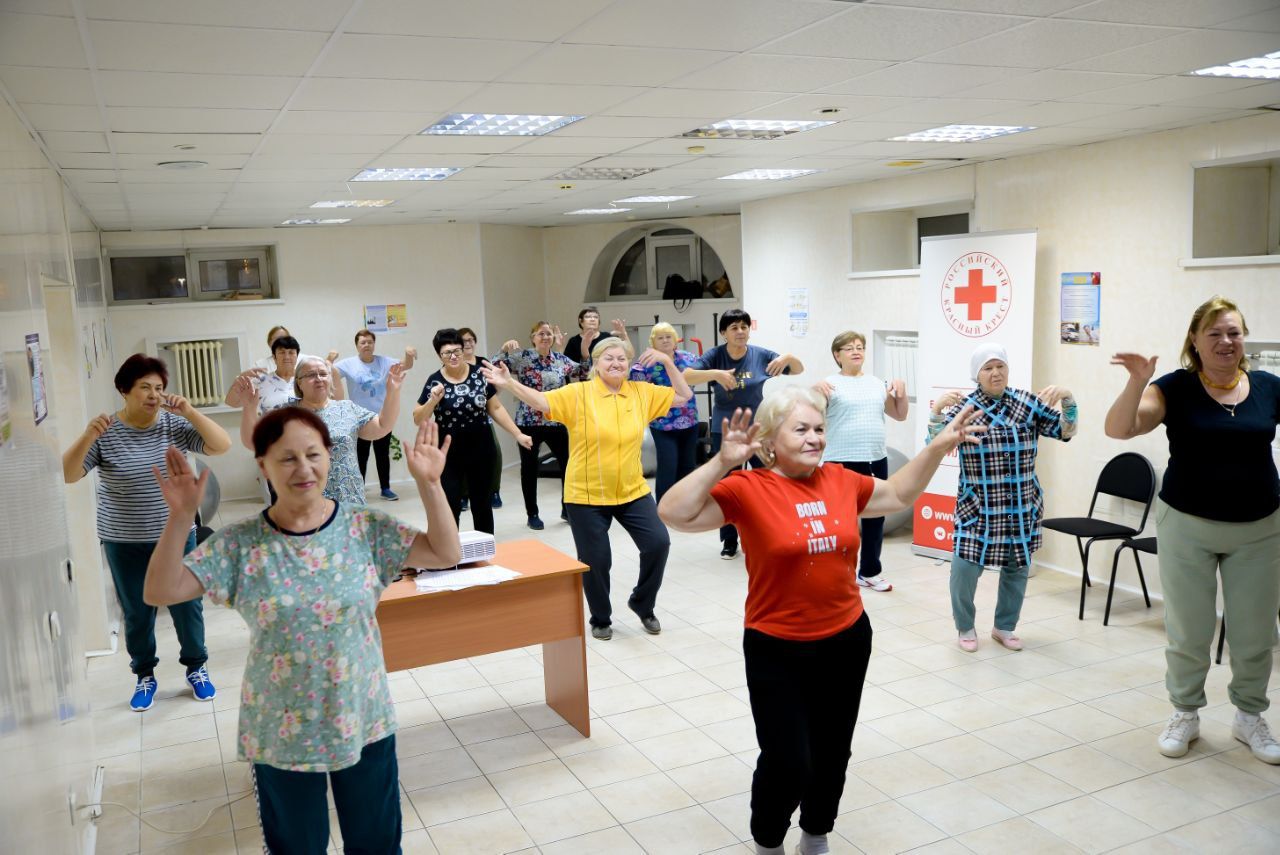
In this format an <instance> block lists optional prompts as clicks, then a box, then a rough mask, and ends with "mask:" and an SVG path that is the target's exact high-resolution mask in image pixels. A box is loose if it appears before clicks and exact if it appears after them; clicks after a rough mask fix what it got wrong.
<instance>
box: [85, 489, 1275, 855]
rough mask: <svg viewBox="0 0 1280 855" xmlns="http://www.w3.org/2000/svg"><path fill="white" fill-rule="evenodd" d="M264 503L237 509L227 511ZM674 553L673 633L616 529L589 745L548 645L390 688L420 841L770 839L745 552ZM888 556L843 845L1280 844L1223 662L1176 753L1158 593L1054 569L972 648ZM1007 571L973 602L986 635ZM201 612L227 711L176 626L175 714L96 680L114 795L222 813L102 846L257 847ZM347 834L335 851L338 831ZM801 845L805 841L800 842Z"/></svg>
mask: <svg viewBox="0 0 1280 855" xmlns="http://www.w3.org/2000/svg"><path fill="white" fill-rule="evenodd" d="M514 476H515V473H514V472H512V471H510V470H509V471H508V473H507V479H506V482H505V485H504V497H505V498H506V499H507V500H508V503H509V504H508V506H507V507H505V508H503V509H501V510H499V511H498V512H497V519H498V529H499V530H498V536H499V538H500V539H503V540H511V539H518V538H524V537H531V536H535V535H534V533H533V532H530V531H529V530H528V529H527V528H525V527H524V515H523V512H522V508H521V507H520V502H519V487H518V483H517V480H516V478H515V477H514ZM404 486H405V487H407V486H408V485H404ZM402 492H404V493H406V494H407V495H405V499H404V500H403V501H401V502H400V503H398V504H388V503H383V502H380V501H377V500H375V502H376V503H377V506H378V507H382V508H384V509H387V510H390V511H393V512H397V513H399V514H400V515H402V516H403V517H404V518H405V519H406V520H408V521H410V522H415V523H419V524H420V523H421V522H422V520H423V512H422V510H421V507H420V506H418V504H417V502H416V501H414V500H413V497H412V495H411V494H408V493H409V491H407V490H404V491H402ZM541 501H542V505H543V517H544V518H545V519H546V520H547V523H548V524H547V528H546V530H545V531H544V532H542V533H541V534H540V535H537V536H540V537H541V539H543V540H545V541H546V542H548V543H550V544H551V545H553V546H555V547H557V548H559V549H562V550H564V551H566V552H570V553H572V551H573V543H572V539H571V537H570V534H569V529H568V526H567V525H566V524H564V523H562V522H560V521H559V520H558V519H557V518H556V517H557V514H556V511H557V510H558V507H559V505H558V502H557V500H556V499H555V498H554V490H553V485H552V482H550V481H544V482H543V484H542V499H541ZM254 510H255V509H254V508H253V507H252V506H250V505H247V504H242V503H227V504H226V505H224V508H223V513H222V514H221V517H222V519H220V520H219V521H218V522H219V523H225V522H227V521H229V520H231V519H235V518H238V517H240V516H243V515H245V514H247V513H252V512H253V511H254ZM463 521H464V527H466V525H467V524H468V522H469V518H468V517H467V516H464V518H463ZM672 540H673V546H672V556H671V560H670V562H669V563H668V567H667V575H666V579H665V582H664V584H663V588H662V593H661V595H660V597H659V601H658V614H659V616H660V618H661V619H662V624H663V633H662V634H661V635H659V636H654V637H651V636H647V635H645V634H644V633H643V632H641V631H640V627H639V625H638V624H637V622H636V621H635V619H634V618H633V616H632V615H631V614H630V613H629V612H628V611H626V609H625V608H622V607H621V603H622V599H623V595H622V593H621V592H623V591H625V590H626V589H627V587H628V586H629V584H631V583H633V582H634V579H635V575H636V556H635V549H634V548H633V547H632V545H631V543H630V541H629V540H628V539H627V537H626V536H625V534H623V533H621V532H615V535H614V538H613V545H614V555H615V567H614V580H615V585H614V587H615V590H616V591H617V592H618V596H617V597H616V598H615V599H617V600H618V605H619V609H618V614H617V615H616V618H617V622H616V623H615V624H614V632H615V635H614V640H613V641H610V642H607V643H602V642H594V641H591V640H590V639H588V662H589V670H590V683H591V707H592V714H593V721H592V738H591V739H589V740H587V739H583V738H582V737H581V736H580V735H579V734H578V733H577V731H575V730H573V729H572V728H571V727H569V726H568V725H566V724H565V723H564V722H563V721H562V720H561V719H560V717H559V716H558V715H556V714H555V713H554V712H552V711H551V710H550V709H549V708H547V707H546V705H545V704H544V703H543V702H542V701H543V698H542V681H541V663H540V661H539V655H540V652H539V649H538V648H531V649H527V650H515V651H508V652H506V653H501V654H495V655H492V656H485V657H481V658H479V659H474V660H470V661H463V662H451V663H448V664H445V665H439V666H434V667H431V668H423V669H416V670H413V671H409V672H402V673H397V674H393V675H392V677H391V682H392V691H393V694H394V696H395V698H396V700H397V705H396V706H397V715H398V718H399V724H400V731H399V734H398V736H397V747H398V751H399V755H400V772H401V785H402V800H401V801H402V804H403V810H404V827H405V838H404V851H405V852H406V853H435V852H439V853H443V855H454V853H489V852H493V853H498V852H528V853H533V852H542V853H547V855H552V853H554V855H568V853H588V852H590V853H611V855H614V853H630V852H650V853H663V855H667V853H684V852H689V853H694V852H726V853H728V852H734V853H749V852H751V851H753V850H752V848H751V847H750V845H749V841H750V834H749V832H748V820H749V814H750V809H749V799H750V796H749V791H750V787H751V771H752V768H753V767H754V763H755V737H754V731H753V729H752V723H751V715H750V708H749V706H748V705H747V691H746V688H745V683H746V681H745V678H744V676H743V667H742V655H741V650H740V640H741V613H742V601H743V596H744V592H745V576H744V567H743V563H742V559H741V558H737V559H735V560H734V561H722V560H720V558H719V557H718V552H719V549H718V546H717V543H716V539H715V535H714V534H706V535H697V536H691V535H682V534H678V533H673V535H672ZM885 564H886V566H887V568H888V569H887V571H886V576H887V577H888V578H889V579H891V580H892V581H893V583H894V591H893V592H892V593H888V594H877V593H874V592H865V594H866V596H865V600H866V604H867V609H868V611H869V612H870V614H871V619H872V624H873V626H874V628H875V652H874V654H873V657H872V663H871V667H870V669H869V673H868V677H867V684H866V690H865V693H864V696H863V706H862V714H861V721H860V723H859V726H858V729H857V732H856V733H855V735H854V740H853V758H852V760H851V761H850V765H849V774H848V778H847V783H846V786H845V792H844V797H843V799H842V801H841V805H840V816H839V819H838V821H837V823H836V830H835V833H833V834H832V835H831V844H832V851H833V852H860V851H861V852H871V853H880V852H900V851H908V850H911V851H916V852H930V853H956V852H978V853H988V852H990V853H1004V852H1036V853H1050V852H1055V853H1056V852H1080V851H1086V852H1105V851H1124V852H1135V853H1136V852H1187V851H1199V852H1215V853H1216V852H1232V853H1239V852H1276V851H1280V820H1278V819H1277V817H1278V816H1280V768H1276V767H1269V766H1265V765H1263V764H1262V763H1259V762H1258V761H1256V760H1255V759H1253V757H1252V756H1251V755H1250V754H1249V752H1248V749H1247V748H1245V747H1244V746H1242V745H1241V744H1240V743H1238V742H1236V741H1235V740H1233V739H1232V737H1231V732H1230V721H1231V713H1232V710H1231V708H1230V706H1229V705H1228V704H1227V703H1226V688H1225V687H1226V682H1227V679H1228V676H1229V674H1228V671H1227V669H1226V667H1225V666H1215V667H1214V668H1213V669H1212V671H1211V672H1210V677H1209V697H1210V701H1211V702H1212V703H1213V704H1214V706H1212V707H1210V708H1209V709H1207V710H1206V711H1205V712H1204V714H1203V716H1202V736H1201V738H1200V740H1199V741H1198V742H1197V743H1195V747H1194V749H1193V750H1192V752H1191V753H1190V754H1189V755H1188V756H1187V757H1185V758H1182V759H1179V760H1169V759H1167V758H1164V757H1162V756H1160V755H1159V754H1158V753H1157V752H1156V749H1155V737H1156V734H1157V733H1158V732H1159V730H1160V726H1161V724H1162V722H1163V720H1164V719H1165V717H1166V716H1167V714H1168V707H1167V705H1166V702H1165V699H1164V689H1163V670H1164V666H1163V654H1162V649H1161V648H1162V644H1163V632H1162V623H1161V611H1160V607H1159V604H1156V606H1155V607H1154V608H1152V609H1151V610H1150V611H1148V610H1147V609H1145V608H1143V607H1142V602H1141V599H1140V598H1139V597H1135V596H1132V595H1127V594H1126V595H1122V594H1120V593H1117V605H1116V607H1115V609H1114V611H1113V617H1112V624H1113V625H1112V626H1110V627H1106V628H1104V627H1103V626H1102V625H1101V607H1102V603H1103V599H1104V593H1105V592H1103V591H1099V590H1098V589H1095V590H1094V591H1093V592H1092V593H1091V594H1090V601H1089V608H1088V609H1087V611H1086V613H1085V620H1084V621H1083V622H1080V621H1077V620H1076V617H1075V610H1076V602H1077V597H1078V590H1079V589H1078V587H1077V586H1078V584H1079V583H1078V581H1077V580H1076V579H1073V578H1070V577H1067V576H1063V575H1059V574H1057V573H1054V572H1050V571H1042V572H1041V573H1039V574H1038V575H1037V576H1035V577H1034V578H1033V579H1032V580H1031V582H1030V586H1029V589H1028V597H1027V601H1026V607H1025V609H1024V611H1023V618H1024V620H1023V623H1022V625H1021V627H1020V632H1021V634H1022V636H1023V638H1024V640H1025V641H1026V643H1027V650H1025V651H1024V652H1022V653H1017V654H1013V653H1009V652H1007V651H1005V650H1003V649H1002V648H1000V647H998V646H997V645H996V644H995V643H994V642H991V641H989V640H987V639H986V637H985V635H984V636H982V637H983V643H982V646H981V647H980V648H979V650H978V652H977V653H976V654H973V655H967V654H964V653H961V652H960V651H958V650H957V649H956V647H955V645H954V641H953V639H954V634H955V633H954V630H953V628H952V625H951V620H950V606H949V600H948V595H947V568H946V567H945V566H944V565H940V564H938V563H936V562H934V561H931V560H928V559H922V558H919V557H917V556H914V555H912V554H911V553H910V551H909V549H908V546H907V543H906V540H905V539H904V538H903V537H901V536H899V537H896V538H893V539H892V540H891V542H890V543H889V544H888V545H887V546H886V549H885ZM994 582H995V580H994V579H984V580H983V583H982V585H981V586H980V588H979V595H978V601H979V626H980V627H983V626H985V625H986V623H985V622H989V621H990V619H991V610H992V607H993V605H994V596H995V587H996V586H995V584H994ZM206 619H207V624H208V643H209V648H210V654H211V658H210V662H209V670H210V673H211V674H212V676H213V679H214V681H215V682H216V683H217V686H218V692H219V693H218V697H217V699H216V700H215V701H214V702H213V703H212V704H200V703H196V702H194V701H193V700H192V699H191V697H190V694H189V693H188V692H186V691H184V690H183V688H184V684H183V682H182V672H181V667H180V666H179V665H178V664H177V662H176V661H174V658H175V655H176V642H175V640H174V636H173V631H172V626H171V624H170V623H169V621H168V619H167V617H165V616H163V615H162V616H161V619H160V624H161V626H160V630H159V640H160V651H161V655H162V657H164V659H165V661H164V663H163V664H162V665H161V667H160V669H159V671H158V673H157V677H158V679H159V682H160V692H159V700H158V701H157V703H156V705H155V707H153V708H152V709H151V710H150V711H148V712H146V713H144V714H137V713H133V712H130V711H129V710H128V709H127V706H126V700H127V698H128V695H129V693H130V689H131V686H132V680H131V677H130V675H129V673H128V669H127V662H126V660H125V656H124V654H123V653H122V654H120V655H117V656H113V657H106V658H103V659H96V660H93V661H92V663H91V666H90V681H91V686H92V691H93V698H94V709H95V712H94V722H95V725H96V727H95V731H96V748H97V752H98V754H99V756H100V757H101V758H102V761H101V762H102V763H103V764H104V765H105V766H106V768H107V776H106V794H105V795H104V799H106V800H109V801H115V802H120V803H123V804H126V805H128V806H129V807H130V808H132V809H134V810H138V811H141V812H142V813H143V815H144V816H145V817H146V818H147V820H148V821H151V822H154V823H155V824H156V825H157V826H159V827H161V828H164V829H170V830H175V831H181V830H183V829H190V828H192V827H193V826H195V825H196V824H197V823H199V822H200V821H201V820H203V819H204V817H205V816H206V815H207V814H208V813H209V812H210V811H213V815H212V818H211V819H210V820H209V821H208V822H207V823H205V824H204V825H202V826H200V827H199V828H198V829H196V830H195V831H184V832H183V833H164V832H161V831H157V830H155V829H153V828H151V827H149V826H147V825H144V824H142V823H140V822H139V821H138V820H137V819H136V818H134V817H133V816H131V815H130V814H128V813H127V812H125V811H123V810H121V809H120V808H116V807H107V808H106V809H105V816H104V818H103V820H102V821H101V823H100V826H99V828H100V830H99V838H98V851H100V852H103V853H110V855H116V853H132V852H139V851H140V852H154V851H164V852H169V853H177V852H200V853H236V852H240V853H248V852H259V851H260V849H261V833H260V830H259V828H258V820H257V813H256V809H255V806H254V804H253V800H252V797H249V798H241V799H239V800H238V801H234V802H233V803H232V804H231V806H230V808H228V807H227V806H226V805H227V802H228V801H229V800H234V799H237V798H238V797H241V796H244V795H245V794H246V793H248V792H249V790H250V782H249V775H248V768H247V766H246V765H245V764H244V763H240V762H238V761H237V760H236V757H235V751H236V732H235V731H236V707H237V699H238V695H239V691H238V690H239V683H240V680H241V675H242V673H243V667H244V657H245V652H246V649H247V643H248V631H247V630H246V628H245V626H244V624H243V622H242V621H241V620H240V618H239V616H237V615H236V614H234V613H231V612H229V611H227V610H223V609H217V608H212V607H210V608H208V609H207V610H206ZM833 679H839V677H838V676H836V675H833ZM814 690H815V691H821V690H822V687H821V686H815V687H814ZM1277 694H1278V692H1277V691H1273V692H1272V695H1273V696H1275V695H1277ZM1275 724H1276V725H1278V726H1280V720H1278V721H1276V722H1275ZM332 831H333V835H334V838H333V841H334V844H335V850H334V851H341V848H340V847H341V841H340V839H339V836H338V827H337V822H336V818H335V819H334V820H333V822H332ZM797 836H798V832H797V831H796V830H795V829H794V828H793V830H792V833H791V835H789V837H788V841H787V842H788V846H789V847H792V848H794V845H795V840H796V839H797Z"/></svg>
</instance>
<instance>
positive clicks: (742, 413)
mask: <svg viewBox="0 0 1280 855" xmlns="http://www.w3.org/2000/svg"><path fill="white" fill-rule="evenodd" d="M759 433H760V425H757V424H752V423H751V410H750V409H749V408H748V409H745V410H744V409H742V408H741V407H739V408H738V409H736V410H734V411H733V418H728V419H721V424H720V451H719V452H717V455H716V456H717V457H719V458H720V462H721V464H722V465H724V466H727V467H729V468H730V469H733V468H735V467H738V466H741V465H742V464H744V463H746V462H747V461H748V460H750V459H751V458H752V457H753V456H754V455H755V454H756V453H757V452H758V451H760V441H759V440H758V439H756V435H757V434H759Z"/></svg>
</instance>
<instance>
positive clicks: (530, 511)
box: [492, 321, 588, 531]
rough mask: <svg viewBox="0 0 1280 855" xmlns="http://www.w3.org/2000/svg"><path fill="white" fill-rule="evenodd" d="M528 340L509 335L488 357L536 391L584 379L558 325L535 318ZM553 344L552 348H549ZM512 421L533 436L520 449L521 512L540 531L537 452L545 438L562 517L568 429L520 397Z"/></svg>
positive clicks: (581, 368) (563, 517)
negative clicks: (555, 465) (565, 351)
mask: <svg viewBox="0 0 1280 855" xmlns="http://www.w3.org/2000/svg"><path fill="white" fill-rule="evenodd" d="M529 342H530V343H531V344H532V345H533V347H532V348H528V347H526V348H521V347H520V342H518V341H516V340H515V339H514V338H513V339H511V340H510V341H508V342H507V343H506V344H504V345H503V346H502V351H501V352H500V353H498V354H497V355H496V356H494V357H493V359H492V361H493V362H501V363H503V364H504V365H506V366H507V368H508V369H509V370H510V371H511V374H512V376H514V377H516V378H518V379H519V380H520V382H521V383H522V384H523V385H525V386H528V387H529V388H530V389H537V390H538V391H539V392H550V391H551V390H552V389H559V388H560V387H561V386H564V385H566V384H568V383H571V382H573V381H575V380H584V379H586V376H587V370H588V369H587V367H586V365H583V364H581V363H578V362H575V361H574V360H572V359H570V358H569V357H567V356H565V355H564V354H563V353H561V352H559V351H560V350H562V349H563V348H564V333H562V332H560V328H559V327H553V326H552V325H551V324H549V323H547V322H546V321H538V322H536V323H535V324H534V325H533V326H532V327H531V328H530V329H529ZM553 345H554V346H555V350H552V346H553ZM516 424H518V425H519V426H520V430H522V431H524V432H525V433H526V434H528V435H529V438H530V439H532V440H533V443H532V444H531V445H530V446H529V447H528V448H521V449H520V492H522V493H523V494H524V512H525V514H527V515H528V517H529V528H531V529H533V530H534V531H541V530H542V529H543V528H544V525H543V522H542V518H541V517H540V516H538V452H539V450H540V449H541V448H542V444H543V443H544V442H545V443H546V444H547V448H549V449H551V453H552V454H554V455H555V456H556V463H558V464H559V466H560V506H561V508H560V519H566V517H565V512H564V471H565V467H567V466H568V465H569V431H568V429H566V428H565V426H564V425H562V424H560V423H559V422H553V421H551V419H549V418H547V417H546V416H545V415H544V414H542V413H540V412H538V411H537V410H535V409H534V408H533V407H530V406H529V405H528V404H526V403H525V402H524V401H521V402H520V405H519V406H518V407H517V408H516Z"/></svg>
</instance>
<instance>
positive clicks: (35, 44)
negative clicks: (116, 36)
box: [0, 12, 89, 68]
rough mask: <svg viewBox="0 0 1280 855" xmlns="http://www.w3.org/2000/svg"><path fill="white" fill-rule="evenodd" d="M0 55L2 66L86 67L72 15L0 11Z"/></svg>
mask: <svg viewBox="0 0 1280 855" xmlns="http://www.w3.org/2000/svg"><path fill="white" fill-rule="evenodd" d="M0 57H3V60H4V64H5V65H34V66H40V67H44V68H88V67H89V63H88V62H86V61H85V57H84V49H83V48H82V47H81V44H80V31H79V30H78V29H76V22H75V20H74V19H72V18H55V17H53V16H50V15H18V14H13V13H10V12H0Z"/></svg>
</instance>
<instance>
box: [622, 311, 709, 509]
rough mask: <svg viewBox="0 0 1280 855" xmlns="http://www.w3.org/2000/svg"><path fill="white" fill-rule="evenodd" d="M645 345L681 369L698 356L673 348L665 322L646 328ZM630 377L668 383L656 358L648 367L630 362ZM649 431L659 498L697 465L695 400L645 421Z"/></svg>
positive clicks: (671, 334)
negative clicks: (656, 467)
mask: <svg viewBox="0 0 1280 855" xmlns="http://www.w3.org/2000/svg"><path fill="white" fill-rule="evenodd" d="M649 346H650V347H652V348H653V349H654V350H657V351H660V352H662V353H665V354H666V355H667V356H670V357H671V359H672V361H673V362H675V364H676V368H679V369H680V370H681V371H683V370H684V369H686V368H689V367H691V366H692V365H693V364H694V363H695V362H697V361H698V357H697V356H695V355H694V354H692V353H690V352H689V351H687V350H676V330H675V327H673V326H671V324H668V323H660V324H654V325H653V329H652V330H651V331H650V332H649ZM631 379H632V380H647V381H648V382H650V383H653V384H654V385H655V386H670V385H671V378H670V377H668V376H667V372H666V369H664V368H663V367H662V363H660V362H655V363H654V364H653V365H651V366H649V367H648V368H644V367H642V366H641V365H640V363H638V362H637V363H636V364H634V365H632V366H631ZM649 433H650V434H652V435H653V445H654V448H655V449H656V450H657V452H658V476H657V478H656V479H655V480H656V483H655V485H654V499H655V500H657V501H659V502H660V501H662V496H663V494H664V493H666V492H667V490H668V489H670V487H671V485H672V484H674V483H675V482H677V481H679V480H680V479H681V478H683V477H684V476H686V475H688V474H689V473H690V472H692V471H693V470H694V469H695V468H697V454H696V452H697V448H698V404H697V402H696V401H693V400H690V401H689V402H688V403H687V404H678V405H676V406H674V407H672V408H671V409H670V410H669V411H668V412H667V414H666V415H665V416H663V417H662V418H659V419H654V420H653V421H651V422H649Z"/></svg>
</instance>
